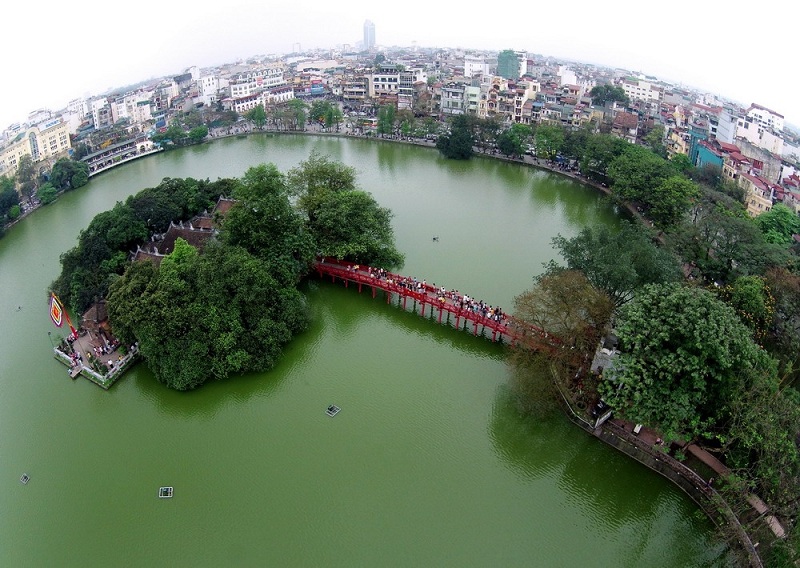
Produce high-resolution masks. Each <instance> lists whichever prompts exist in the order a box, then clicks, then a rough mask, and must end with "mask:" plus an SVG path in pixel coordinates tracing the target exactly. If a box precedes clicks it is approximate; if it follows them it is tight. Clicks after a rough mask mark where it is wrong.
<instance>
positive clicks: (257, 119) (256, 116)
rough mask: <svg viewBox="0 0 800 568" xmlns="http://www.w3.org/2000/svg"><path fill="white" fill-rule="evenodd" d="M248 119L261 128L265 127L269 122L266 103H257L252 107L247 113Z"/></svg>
mask: <svg viewBox="0 0 800 568" xmlns="http://www.w3.org/2000/svg"><path fill="white" fill-rule="evenodd" d="M246 117H247V120H250V121H252V123H253V125H254V126H255V127H256V128H258V129H259V130H261V129H262V128H264V125H265V124H266V123H267V113H266V111H265V110H264V105H256V107H255V108H254V109H251V110H250V111H249V112H248V113H247V115H246Z"/></svg>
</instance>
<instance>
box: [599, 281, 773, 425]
mask: <svg viewBox="0 0 800 568" xmlns="http://www.w3.org/2000/svg"><path fill="white" fill-rule="evenodd" d="M616 329H617V334H618V336H619V339H620V344H621V349H622V353H621V354H620V355H619V357H618V358H617V359H616V361H615V364H614V367H613V370H612V371H610V372H609V374H608V376H607V378H608V379H609V380H607V381H606V382H605V383H604V386H603V389H604V395H605V397H606V400H607V401H608V402H609V403H610V404H611V405H612V406H614V407H615V408H616V409H617V410H618V411H619V412H620V413H621V414H622V415H623V416H625V417H627V418H629V419H631V420H633V421H635V422H639V423H643V424H649V425H651V426H654V427H656V428H658V429H660V430H661V431H662V432H664V434H665V437H666V438H668V439H674V438H676V437H678V436H686V437H688V438H696V437H703V438H716V437H718V436H719V435H720V432H721V431H722V429H724V427H725V426H726V425H727V423H728V421H729V420H730V419H731V409H732V407H733V405H734V404H735V403H736V402H737V401H738V400H739V398H740V397H741V396H742V393H744V392H746V391H747V390H748V389H750V388H751V387H752V386H753V384H754V380H755V377H757V376H758V375H760V374H762V373H774V365H773V362H772V361H771V360H770V358H769V357H768V356H767V354H766V353H765V352H764V351H763V350H762V349H760V348H759V347H758V346H757V345H756V344H755V343H754V342H753V341H752V339H751V338H750V333H749V331H748V330H747V329H746V328H745V326H744V324H742V322H741V321H740V319H739V317H738V316H737V314H736V312H735V311H734V310H733V308H731V307H730V306H728V305H726V304H725V303H724V302H722V301H721V300H719V299H718V298H717V297H716V296H715V295H714V294H712V293H711V292H709V291H707V290H704V289H702V288H697V287H693V288H691V287H684V286H681V285H680V284H664V285H649V286H645V287H644V288H643V289H642V290H641V291H640V292H639V293H638V294H637V296H636V298H635V299H634V300H633V301H632V302H630V303H629V304H628V305H626V306H624V307H623V308H622V311H621V314H620V321H619V323H618V325H617V328H616Z"/></svg>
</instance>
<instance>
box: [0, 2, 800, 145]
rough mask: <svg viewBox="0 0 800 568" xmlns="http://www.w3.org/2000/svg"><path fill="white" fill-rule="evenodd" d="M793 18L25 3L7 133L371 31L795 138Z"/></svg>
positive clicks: (650, 7)
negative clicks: (618, 89)
mask: <svg viewBox="0 0 800 568" xmlns="http://www.w3.org/2000/svg"><path fill="white" fill-rule="evenodd" d="M737 6H738V7H739V8H737V9H734V8H735V7H737ZM791 6H792V4H791V3H788V4H787V3H779V2H778V0H761V1H760V2H758V3H756V4H753V5H752V7H751V8H746V7H745V5H743V4H742V5H739V4H731V3H729V2H720V1H714V0H712V1H707V0H706V1H700V0H692V1H689V0H676V1H674V2H667V3H662V2H647V1H645V2H642V1H641V0H616V1H611V2H603V1H593V2H589V1H587V0H574V1H573V2H566V3H565V2H557V1H553V2H540V1H530V2H511V3H504V4H503V3H501V4H494V5H492V6H491V7H488V6H487V5H485V4H484V3H472V2H469V1H466V2H449V1H445V2H436V1H429V0H425V1H422V0H403V1H400V2H376V1H374V0H369V1H368V0H353V1H343V2H340V3H337V2H335V1H331V0H325V1H322V0H296V1H293V2H286V1H285V0H283V1H282V2H280V3H277V2H273V1H272V0H264V1H261V2H254V1H252V0H229V1H224V0H223V1H219V2H197V3H195V2H184V1H183V0H158V1H156V0H138V1H137V2H132V3H127V4H125V3H123V4H120V3H113V2H112V3H109V2H104V1H103V2H101V1H100V0H77V1H76V2H60V3H57V4H51V3H49V2H48V3H46V5H45V4H42V3H39V2H35V1H25V0H23V1H22V2H13V3H11V5H10V6H8V7H6V8H5V9H4V14H3V20H4V23H5V25H4V26H3V28H4V29H3V32H2V35H1V36H0V37H2V39H3V54H2V56H0V68H2V77H3V87H4V88H3V90H2V94H0V129H3V128H5V127H6V126H8V125H9V124H11V123H12V122H16V121H22V120H24V119H25V118H26V117H27V115H28V113H29V112H31V111H33V110H35V109H37V108H42V107H45V108H50V109H52V110H58V109H60V108H63V107H64V106H65V105H66V103H67V102H68V101H69V100H71V99H73V98H75V97H78V96H83V95H95V94H100V93H102V92H104V91H106V90H108V89H109V88H114V87H120V86H124V85H128V84H131V83H136V82H138V81H141V80H144V79H148V78H150V77H158V76H163V75H177V74H179V73H180V72H182V71H183V70H184V69H185V68H187V67H190V66H192V65H198V66H200V67H204V66H208V65H215V64H220V63H226V62H232V61H235V60H237V59H239V58H245V57H248V56H251V55H256V54H265V53H288V52H290V51H291V49H292V46H293V44H295V43H300V45H301V47H302V48H303V49H310V48H315V47H321V48H326V47H335V46H336V45H341V44H345V43H349V44H351V45H356V43H357V42H358V41H360V40H361V39H362V30H363V24H364V20H366V19H370V20H372V21H373V22H374V23H375V28H376V34H375V35H376V41H377V43H378V44H379V45H399V46H411V45H412V43H413V42H416V44H417V45H418V46H420V47H462V48H475V49H486V50H501V49H509V48H510V49H517V50H526V51H529V52H532V53H539V54H542V55H552V56H555V57H563V58H569V59H574V60H579V61H585V62H590V63H597V64H602V65H608V66H612V67H615V66H618V67H623V68H626V69H629V70H632V71H642V72H644V73H647V74H651V75H655V76H657V77H659V78H663V79H668V80H672V81H679V82H681V83H683V84H685V85H689V86H696V87H699V88H702V89H705V90H708V91H709V92H712V93H716V94H719V95H722V96H724V97H726V98H729V99H732V100H735V101H739V102H741V103H743V104H745V105H747V104H750V103H751V102H755V103H758V104H760V105H763V106H766V107H768V108H770V109H772V110H774V111H776V112H778V113H780V114H782V115H784V117H785V118H786V121H787V122H789V123H791V124H797V125H800V112H799V111H800V109H798V103H797V102H796V97H795V92H794V91H795V88H797V86H798V83H800V81H798V78H797V72H796V70H795V69H796V66H795V65H793V64H794V63H795V62H794V61H790V56H792V55H793V54H795V53H796V51H797V50H796V47H795V46H796V41H797V40H796V39H795V35H796V34H795V32H794V31H793V27H794V26H795V25H796V22H797V15H798V14H797V8H796V7H791ZM784 7H786V8H785V9H784ZM493 10H494V11H495V13H492V11H493ZM751 10H753V11H751ZM787 10H788V11H787ZM792 12H793V13H792ZM763 22H768V23H763ZM751 25H753V26H755V27H756V28H755V29H754V30H753V31H746V30H747V28H748V26H751ZM739 30H741V31H739ZM744 37H752V38H753V41H743V40H740V39H739V38H744Z"/></svg>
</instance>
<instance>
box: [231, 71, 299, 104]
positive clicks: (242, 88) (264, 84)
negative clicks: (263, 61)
mask: <svg viewBox="0 0 800 568" xmlns="http://www.w3.org/2000/svg"><path fill="white" fill-rule="evenodd" d="M285 82H286V80H285V78H284V69H283V66H281V65H272V66H268V67H261V68H259V69H256V70H253V71H245V72H242V73H238V74H237V75H235V76H233V77H231V79H230V83H229V85H228V96H229V97H230V98H232V99H238V98H241V97H247V96H250V95H253V94H256V93H259V92H261V91H263V90H265V89H270V88H272V87H277V86H279V85H282V84H284V83H285Z"/></svg>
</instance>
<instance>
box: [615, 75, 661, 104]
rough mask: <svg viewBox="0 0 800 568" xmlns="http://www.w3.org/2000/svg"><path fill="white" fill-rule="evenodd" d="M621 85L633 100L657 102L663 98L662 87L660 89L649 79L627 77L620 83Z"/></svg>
mask: <svg viewBox="0 0 800 568" xmlns="http://www.w3.org/2000/svg"><path fill="white" fill-rule="evenodd" d="M620 86H621V87H622V90H624V91H625V94H626V95H628V98H629V99H630V100H631V101H642V102H646V103H649V102H652V103H657V102H659V101H660V100H661V95H662V93H663V90H662V89H659V88H658V87H657V86H656V85H653V84H652V83H650V82H649V81H640V80H638V79H631V78H626V79H625V80H623V81H622V82H621V83H620Z"/></svg>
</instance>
